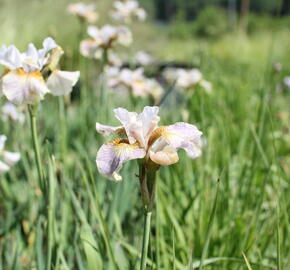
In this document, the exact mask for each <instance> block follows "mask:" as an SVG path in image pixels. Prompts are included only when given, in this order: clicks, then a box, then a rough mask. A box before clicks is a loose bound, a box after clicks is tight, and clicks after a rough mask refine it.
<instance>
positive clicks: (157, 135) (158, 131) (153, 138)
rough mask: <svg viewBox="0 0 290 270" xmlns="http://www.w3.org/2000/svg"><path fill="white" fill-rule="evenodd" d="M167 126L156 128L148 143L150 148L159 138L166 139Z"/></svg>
mask: <svg viewBox="0 0 290 270" xmlns="http://www.w3.org/2000/svg"><path fill="white" fill-rule="evenodd" d="M166 133H167V126H161V127H159V128H156V129H155V130H154V131H153V132H152V133H151V136H150V138H149V141H148V147H150V146H151V145H152V144H153V143H154V142H155V141H156V140H157V139H158V138H160V137H161V136H162V137H166Z"/></svg>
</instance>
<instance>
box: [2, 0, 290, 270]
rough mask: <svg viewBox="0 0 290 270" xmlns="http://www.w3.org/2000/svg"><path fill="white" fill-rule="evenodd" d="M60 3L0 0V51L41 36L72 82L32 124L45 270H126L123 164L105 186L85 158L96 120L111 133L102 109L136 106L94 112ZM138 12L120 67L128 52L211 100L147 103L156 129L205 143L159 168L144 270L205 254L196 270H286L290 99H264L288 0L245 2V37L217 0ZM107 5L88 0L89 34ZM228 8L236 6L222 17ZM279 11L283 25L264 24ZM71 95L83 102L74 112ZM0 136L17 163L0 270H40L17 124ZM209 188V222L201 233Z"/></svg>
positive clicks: (29, 155) (132, 231)
mask: <svg viewBox="0 0 290 270" xmlns="http://www.w3.org/2000/svg"><path fill="white" fill-rule="evenodd" d="M231 2H234V1H231ZM68 3H69V1H66V0H62V1H57V0H44V1H38V0H29V1H26V2H25V4H23V1H18V0H12V1H10V0H9V1H8V0H2V1H1V2H0V5H1V6H0V19H1V21H2V24H1V25H0V32H1V36H0V41H1V44H2V43H6V44H10V43H13V44H16V45H17V46H20V47H21V48H23V49H24V48H25V47H26V45H27V43H28V42H35V43H37V44H40V43H41V41H42V39H43V38H44V37H46V36H47V35H51V36H53V37H54V38H55V39H56V40H57V42H58V43H59V44H60V45H61V46H62V47H63V49H64V51H65V53H66V54H65V59H64V61H63V62H62V65H63V66H64V67H65V68H67V69H69V70H76V69H80V70H81V72H82V79H81V83H80V84H79V85H78V86H77V87H76V89H75V90H74V91H75V92H74V93H75V96H76V97H75V99H73V101H72V102H71V103H69V104H67V105H66V108H65V114H64V115H63V114H62V113H61V111H59V110H60V109H61V108H60V107H59V101H58V100H57V99H55V98H49V97H48V98H47V99H46V100H45V102H43V103H42V104H41V107H40V113H39V115H40V119H39V131H40V135H41V142H42V146H43V149H44V151H43V153H42V154H43V157H44V158H43V159H44V162H45V165H46V171H47V172H48V175H49V176H50V181H51V183H52V185H53V187H54V188H53V191H54V192H53V196H52V197H53V202H52V211H53V217H54V222H53V226H54V242H53V247H54V253H53V262H52V263H53V266H54V268H53V269H67V270H68V269H70V270H71V269H81V270H82V269H88V270H96V269H116V268H119V269H138V267H137V265H138V262H139V261H138V255H139V250H140V246H141V232H142V222H143V220H142V212H141V211H140V209H141V208H142V207H141V202H140V198H139V187H138V182H137V179H136V177H135V175H134V174H135V173H136V172H137V166H136V164H134V163H131V164H127V165H126V166H125V168H124V169H123V171H122V175H123V179H124V181H123V182H122V183H118V184H115V183H112V182H108V181H106V180H105V179H104V178H103V177H101V176H100V175H99V173H98V172H97V169H96V167H95V155H96V151H97V149H98V147H99V146H100V145H101V143H102V142H103V138H102V137H101V136H99V135H97V134H96V132H95V122H96V121H104V118H105V117H104V115H105V113H106V114H107V115H108V116H107V117H106V123H107V124H116V120H114V119H113V116H112V111H111V110H112V109H113V108H115V107H119V106H124V107H126V108H128V109H130V110H136V111H140V110H141V108H142V107H143V106H144V105H148V104H149V102H150V101H149V100H146V99H145V100H139V101H138V104H137V105H136V106H134V105H133V104H131V103H129V102H128V100H127V99H126V98H123V99H122V97H120V96H117V97H116V96H114V95H113V94H112V93H111V94H109V95H110V96H109V99H108V103H107V104H106V106H100V105H99V102H98V100H97V99H96V93H97V92H98V91H99V90H98V89H99V84H98V81H97V79H96V78H97V76H96V66H95V65H94V64H93V63H91V62H89V61H86V66H85V67H84V66H79V65H78V63H79V62H78V59H79V53H78V47H79V33H80V31H84V30H82V29H81V27H80V25H79V24H78V22H77V20H76V19H75V18H73V17H71V16H69V15H68V14H66V11H65V8H66V5H67V4H68ZM142 3H143V4H144V6H145V7H146V8H147V9H148V10H149V15H150V17H151V18H150V19H151V20H149V21H148V22H147V23H145V24H143V23H142V24H141V23H136V24H134V25H133V26H132V28H133V32H134V39H135V41H134V45H133V46H132V48H130V50H129V52H128V51H124V50H120V54H121V55H122V57H123V58H124V59H125V58H126V59H127V58H128V57H129V58H130V57H132V54H133V53H134V52H135V51H136V50H140V49H142V50H145V51H147V52H150V53H151V54H152V55H153V56H154V57H155V58H156V59H160V60H161V61H165V62H167V61H180V62H186V63H188V62H189V63H191V64H193V65H195V66H197V67H199V68H200V69H201V70H202V72H203V74H204V76H205V77H206V78H207V79H208V80H210V81H211V82H212V83H213V92H212V94H211V95H208V94H205V93H204V92H202V89H196V91H195V93H194V95H193V97H192V98H191V99H186V97H184V96H182V95H180V94H179V93H175V94H173V95H170V96H169V97H168V99H167V101H166V103H164V104H163V105H162V106H161V115H162V124H170V123H172V122H175V121H183V120H187V121H188V122H190V123H194V124H196V125H197V126H198V127H199V128H200V129H201V130H202V131H203V132H204V138H205V141H206V146H205V148H204V153H203V155H202V157H201V158H199V159H198V160H196V161H191V160H189V159H187V158H186V157H185V155H184V153H183V154H181V158H180V159H181V161H180V162H179V163H178V164H176V165H173V166H171V167H168V168H162V169H161V170H160V173H159V176H158V184H157V202H156V209H155V213H154V216H153V219H154V222H153V223H154V224H153V228H152V232H151V233H152V238H151V242H150V251H149V257H150V264H149V267H148V269H166V270H167V269H183V270H185V269H198V267H199V262H200V259H201V256H202V253H203V251H206V253H205V264H206V266H204V269H209V270H211V269H225V270H226V269H233V270H238V269H239V270H241V269H250V268H249V267H248V266H247V265H246V263H245V260H244V257H243V255H242V252H244V254H245V256H246V257H247V258H248V260H249V262H250V265H251V267H252V269H277V270H278V269H279V270H282V269H284V270H287V269H288V268H289V264H290V261H289V260H290V258H289V253H290V235H289V233H290V220H289V209H290V199H289V198H290V197H289V192H290V167H289V164H290V157H289V153H290V130H289V121H290V110H289V102H290V92H289V91H288V90H285V91H283V92H277V91H276V86H277V84H280V83H281V81H282V80H283V78H284V76H286V75H290V64H289V63H290V46H289V44H290V30H289V24H290V23H289V22H290V20H289V17H287V13H288V12H289V4H288V2H287V3H286V1H283V2H281V1H280V2H279V1H270V0H268V1H251V9H250V11H254V12H253V13H251V14H250V16H249V21H248V27H247V29H246V32H241V31H239V29H238V24H239V20H238V17H239V14H236V25H237V27H233V28H231V27H229V23H228V22H229V20H230V18H229V14H228V13H227V10H226V8H227V5H228V4H229V3H230V1H173V0H170V1H161V0H158V1H157V0H156V1H147V0H146V1H143V2H142ZM111 4H112V1H98V2H97V6H98V9H99V10H100V13H101V14H102V16H101V19H100V21H99V22H98V24H100V25H101V24H103V23H104V22H107V21H108V19H109V17H108V15H107V11H108V10H109V8H110V7H111ZM239 5H240V2H239V1H237V2H236V10H239ZM279 5H281V6H282V7H283V8H281V10H280V12H281V13H283V14H285V15H284V16H283V17H280V16H277V15H275V16H273V14H276V11H275V10H276V9H277V8H278V7H279ZM161 11H162V12H161ZM261 13H263V14H261ZM160 21H163V23H161V22H160ZM164 21H166V22H167V23H166V24H165V23H164ZM83 35H84V36H85V33H83ZM83 60H84V59H83ZM84 61H85V60H84ZM274 62H280V63H281V64H282V67H283V68H282V71H281V72H280V73H276V72H274V70H273V66H272V64H273V63H274ZM88 70H89V71H88ZM86 72H89V73H88V74H89V75H88V76H89V77H90V78H91V81H92V82H91V83H90V84H86V83H85V82H86V80H85V77H84V76H85V75H84V74H87V73H86ZM165 88H166V89H168V88H169V85H165ZM78 91H81V93H85V95H86V96H87V97H86V99H85V102H81V101H80V99H78V97H77V96H78V95H77V93H78ZM2 101H3V99H2ZM184 111H186V112H188V114H189V116H188V119H186V117H185V116H184V115H185V114H184ZM172 112H174V113H172ZM63 116H64V119H62V117H63ZM27 119H28V118H27ZM63 123H65V125H63ZM64 127H65V130H63V128H64ZM0 130H1V133H5V134H6V135H7V136H8V147H9V149H11V150H13V151H16V150H18V151H19V152H21V154H22V159H21V162H20V163H19V164H18V165H17V166H16V167H15V168H14V170H13V171H11V173H9V174H6V175H1V179H0V269H5V270H6V269H7V270H12V269H44V268H43V265H44V263H45V260H46V233H45V231H46V226H47V224H46V220H45V218H44V213H45V209H46V207H47V206H46V205H43V203H42V201H43V200H42V197H43V196H44V194H41V193H40V191H39V189H38V188H37V185H36V183H37V181H36V177H37V171H36V167H35V164H34V157H33V152H32V144H31V139H30V133H29V123H28V121H26V123H25V125H24V126H23V127H22V126H19V125H16V124H12V123H7V122H3V121H1V122H0ZM61 134H65V138H66V139H65V140H64V141H63V140H61V136H60V135H61ZM52 156H53V157H52ZM218 179H220V184H219V199H218V201H217V204H216V207H217V212H216V215H215V218H214V220H213V223H212V226H211V230H208V228H209V224H210V214H211V211H212V209H213V207H214V204H215V201H214V197H215V194H216V190H217V180H218ZM207 239H208V240H209V242H208V243H209V245H208V249H207V250H206V249H205V246H206V243H207ZM114 262H115V263H114ZM116 265H117V266H116Z"/></svg>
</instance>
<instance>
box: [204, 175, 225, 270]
mask: <svg viewBox="0 0 290 270" xmlns="http://www.w3.org/2000/svg"><path fill="white" fill-rule="evenodd" d="M219 185H220V180H219V179H218V182H217V189H216V195H215V200H214V204H213V208H212V211H211V214H210V218H209V223H208V228H207V233H206V240H205V244H204V246H203V250H202V254H201V260H200V265H199V270H202V269H203V262H204V260H205V257H206V255H207V251H208V247H209V242H210V236H211V231H212V227H213V222H214V217H215V213H216V209H217V203H218V195H219Z"/></svg>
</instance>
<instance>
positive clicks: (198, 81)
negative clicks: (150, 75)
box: [164, 68, 212, 92]
mask: <svg viewBox="0 0 290 270" xmlns="http://www.w3.org/2000/svg"><path fill="white" fill-rule="evenodd" d="M164 76H165V78H166V79H167V80H169V81H176V86H178V87H180V88H182V89H188V88H193V87H195V86H196V85H200V86H201V87H203V88H204V90H205V91H207V92H210V91H211V89H212V85H211V83H210V82H209V81H206V80H205V79H204V78H203V75H202V73H201V72H200V70H199V69H197V68H193V69H190V70H186V69H183V68H177V69H176V68H168V69H167V70H165V72H164Z"/></svg>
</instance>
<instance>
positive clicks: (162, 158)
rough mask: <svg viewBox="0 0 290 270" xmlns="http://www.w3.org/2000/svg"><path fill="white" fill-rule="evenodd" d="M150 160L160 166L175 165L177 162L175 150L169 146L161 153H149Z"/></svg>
mask: <svg viewBox="0 0 290 270" xmlns="http://www.w3.org/2000/svg"><path fill="white" fill-rule="evenodd" d="M149 156H150V159H151V160H152V161H153V162H155V163H157V164H159V165H162V166H168V165H171V164H174V163H177V162H178V160H179V157H178V154H177V152H176V149H175V148H173V147H171V146H170V145H166V146H165V147H164V148H163V149H162V150H161V151H156V152H154V151H152V150H150V151H149Z"/></svg>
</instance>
